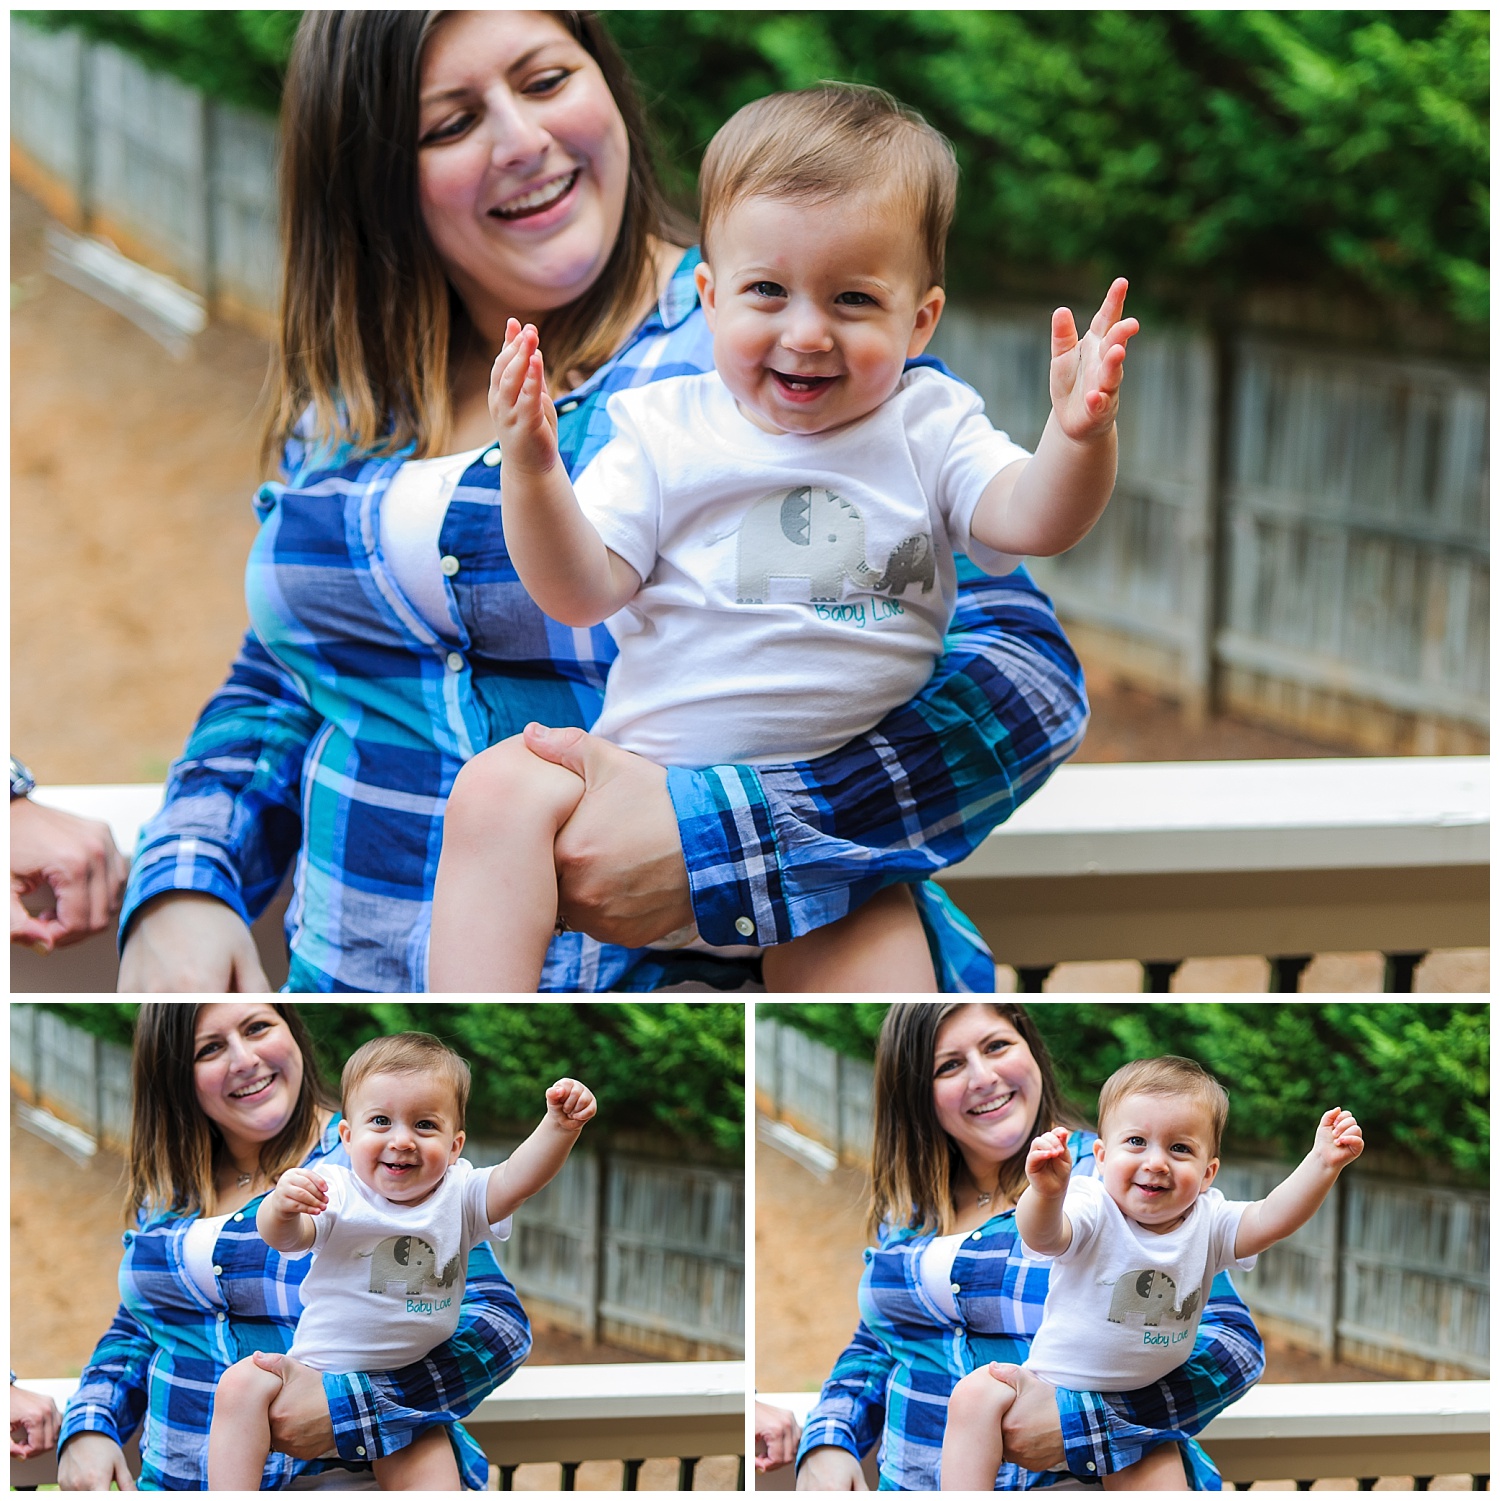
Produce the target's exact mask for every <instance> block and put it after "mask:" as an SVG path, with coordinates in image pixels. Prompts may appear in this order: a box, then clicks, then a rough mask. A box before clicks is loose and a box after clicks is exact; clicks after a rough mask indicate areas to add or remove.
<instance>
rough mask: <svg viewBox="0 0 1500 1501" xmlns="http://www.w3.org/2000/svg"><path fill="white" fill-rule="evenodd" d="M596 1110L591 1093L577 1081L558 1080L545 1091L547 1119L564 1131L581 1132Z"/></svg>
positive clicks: (595, 1103) (596, 1102) (596, 1105)
mask: <svg viewBox="0 0 1500 1501" xmlns="http://www.w3.org/2000/svg"><path fill="white" fill-rule="evenodd" d="M598 1108H599V1104H598V1101H597V1100H595V1099H594V1095H593V1091H592V1090H590V1089H589V1088H588V1087H587V1086H586V1085H583V1084H580V1083H579V1082H578V1080H577V1079H559V1080H558V1081H557V1083H556V1084H554V1085H553V1086H552V1087H551V1088H550V1089H549V1090H548V1091H547V1119H548V1120H549V1121H551V1122H552V1123H553V1125H556V1126H561V1127H562V1129H563V1130H564V1131H574V1132H577V1131H582V1130H583V1128H584V1126H586V1125H587V1124H588V1123H589V1121H591V1120H593V1118H594V1112H595V1111H596V1110H598Z"/></svg>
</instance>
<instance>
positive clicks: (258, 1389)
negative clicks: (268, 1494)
mask: <svg viewBox="0 0 1500 1501" xmlns="http://www.w3.org/2000/svg"><path fill="white" fill-rule="evenodd" d="M280 1395H281V1377H280V1376H278V1375H276V1374H275V1372H274V1371H263V1370H261V1368H260V1367H259V1366H258V1365H256V1363H255V1362H254V1361H253V1360H250V1359H248V1358H247V1359H245V1360H240V1361H236V1362H235V1364H234V1365H232V1366H230V1368H229V1369H228V1370H227V1371H225V1372H224V1374H223V1375H222V1376H220V1377H219V1384H218V1386H217V1387H216V1388H215V1389H214V1410H213V1417H212V1419H211V1421H210V1423H209V1428H208V1488H209V1490H211V1491H258V1490H259V1489H260V1479H261V1475H262V1474H263V1473H264V1471H265V1468H266V1456H267V1455H268V1454H269V1453H270V1452H271V1416H270V1414H271V1403H272V1402H274V1401H275V1400H276V1398H277V1397H279V1396H280Z"/></svg>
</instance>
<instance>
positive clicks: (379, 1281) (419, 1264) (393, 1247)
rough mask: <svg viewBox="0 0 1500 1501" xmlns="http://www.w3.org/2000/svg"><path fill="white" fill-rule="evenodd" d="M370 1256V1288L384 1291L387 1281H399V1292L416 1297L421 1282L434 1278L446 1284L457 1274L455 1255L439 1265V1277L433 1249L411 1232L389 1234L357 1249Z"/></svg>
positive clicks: (443, 1284) (445, 1285)
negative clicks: (366, 1247)
mask: <svg viewBox="0 0 1500 1501" xmlns="http://www.w3.org/2000/svg"><path fill="white" fill-rule="evenodd" d="M360 1255H362V1256H368V1257H369V1258H370V1291H371V1292H372V1293H384V1292H388V1291H389V1290H390V1286H391V1284H392V1283H393V1282H394V1283H399V1284H400V1285H401V1287H402V1289H403V1291H402V1294H401V1295H402V1296H403V1297H407V1298H420V1297H421V1296H422V1287H423V1285H424V1284H425V1283H429V1282H435V1283H436V1284H437V1285H438V1286H439V1287H449V1286H451V1285H452V1279H453V1278H454V1277H456V1276H457V1275H458V1258H457V1257H456V1256H455V1257H454V1258H453V1260H452V1261H450V1262H449V1263H448V1265H447V1266H446V1267H444V1268H443V1273H442V1275H443V1277H445V1278H448V1279H449V1280H448V1281H441V1280H440V1279H439V1277H438V1271H437V1252H436V1251H434V1250H433V1249H432V1247H431V1246H429V1245H428V1244H427V1242H426V1241H425V1240H422V1239H421V1238H420V1237H419V1236H415V1235H393V1236H391V1237H390V1238H389V1239H387V1240H383V1241H381V1242H380V1244H379V1245H378V1246H376V1247H375V1249H374V1250H373V1251H361V1252H360Z"/></svg>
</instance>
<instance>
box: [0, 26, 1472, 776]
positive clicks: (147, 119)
mask: <svg viewBox="0 0 1500 1501" xmlns="http://www.w3.org/2000/svg"><path fill="white" fill-rule="evenodd" d="M11 139H12V143H13V145H14V146H17V147H19V148H20V151H19V153H17V152H15V151H13V152H12V160H13V167H14V168H15V169H16V170H18V171H19V170H21V169H23V168H26V167H27V166H28V164H34V166H35V167H36V168H37V169H39V171H40V175H41V176H43V177H45V178H46V179H47V182H45V183H42V184H41V186H42V188H43V189H44V190H47V189H48V185H49V184H50V190H49V191H44V196H46V197H48V198H49V206H50V207H52V208H53V209H54V212H59V211H64V210H65V211H66V212H67V213H68V214H69V216H70V217H72V218H73V219H75V220H77V221H81V222H82V223H83V224H84V225H87V226H92V227H94V228H96V229H100V230H104V231H106V232H109V233H111V234H112V235H113V236H114V238H116V239H117V240H118V241H119V242H120V244H121V246H122V248H124V249H125V250H126V251H127V253H135V254H139V255H140V256H141V258H143V259H145V260H147V261H148V262H151V263H153V264H155V265H156V266H157V267H158V269H165V270H169V271H173V272H174V273H175V274H177V275H179V276H180V277H181V278H182V279H184V280H185V281H186V282H188V283H189V284H190V285H191V286H192V287H193V288H194V289H195V290H197V291H199V292H201V293H202V294H203V295H204V296H205V297H206V298H207V299H208V300H209V302H210V304H211V305H212V306H214V307H216V308H217V309H218V310H219V311H221V312H230V313H237V314H239V315H241V316H243V317H247V318H248V319H249V320H250V321H251V322H253V323H259V324H261V325H264V324H265V323H266V321H267V319H268V317H269V312H270V309H271V308H272V307H273V305H274V301H275V283H276V267H277V264H278V246H277V229H276V222H275V219H276V216H275V190H274V172H275V159H276V133H275V128H274V126H273V124H272V123H271V122H270V121H269V120H267V119H265V118H263V117H261V116H258V115H254V114H250V113H247V112H245V111H243V110H236V109H233V108H231V107H228V106H223V105H220V104H217V103H214V102H212V101H210V100H207V99H205V98H204V97H203V96H202V95H200V94H199V93H197V92H196V91H195V90H193V89H191V88H189V87H187V86H186V85H184V84H181V83H178V82H177V81H176V80H174V79H171V78H169V77H166V76H165V75H162V74H158V73H153V72H151V71H150V70H148V69H147V68H145V67H144V66H142V65H141V64H140V63H138V62H136V61H135V60H134V59H132V58H130V57H128V56H127V55H126V54H124V53H122V52H119V51H118V50H116V49H114V48H112V47H108V46H101V45H95V44H90V43H87V42H85V41H84V40H83V39H82V38H81V37H80V36H79V35H78V34H77V33H74V32H61V33H57V34H54V35H48V34H45V33H42V32H39V31H37V30H35V29H34V28H32V27H30V26H28V25H26V24H25V23H24V22H21V21H18V20H16V19H15V18H14V17H13V18H12V20H11ZM25 175H26V174H25V172H24V171H22V177H23V180H25ZM60 204H61V205H62V208H61V209H60V208H59V205H60ZM933 351H934V353H937V354H939V355H941V356H942V357H943V358H944V359H945V360H946V361H947V362H948V363H949V364H950V365H951V367H952V368H953V369H954V370H955V371H957V372H958V373H959V374H961V375H962V376H963V377H964V378H965V379H966V380H968V381H970V382H972V383H973V385H974V386H975V387H976V388H977V389H978V390H979V391H980V393H981V394H982V395H983V396H984V398H985V401H986V404H987V406H988V408H989V411H990V413H991V415H992V416H993V418H994V420H995V422H996V424H997V425H998V426H1001V427H1004V428H1005V429H1007V430H1008V431H1009V432H1010V434H1011V435H1012V437H1014V438H1016V439H1017V440H1018V441H1019V442H1022V443H1025V444H1028V445H1030V444H1034V443H1035V442H1036V440H1037V438H1038V437H1039V436H1040V434H1041V431H1042V427H1043V425H1044V423H1045V421H1046V417H1047V411H1048V405H1047V378H1046V371H1047V362H1048V317H1047V310H1045V309H1027V310H1023V311H1018V312H1011V313H982V312H979V311H975V310H973V309H965V308H961V307H953V308H950V309H949V311H948V312H947V314H946V315H945V317H944V318H943V321H942V323H941V325H940V326H939V329H938V333H937V337H936V339H935V340H934V343H933ZM1488 423H1489V388H1488V373H1487V371H1486V370H1485V369H1484V368H1483V367H1478V366H1472V365H1461V364H1457V363H1447V362H1439V361H1417V360H1399V359H1388V358H1380V357H1377V356H1375V355H1370V354H1364V353H1361V354H1350V353H1335V352H1330V351H1328V350H1326V349H1324V348H1322V347H1313V348H1302V347H1298V346H1296V345H1294V344H1291V343H1287V342H1284V341H1282V342H1278V341H1274V340H1269V339H1266V338H1262V337H1258V336H1255V335H1246V336H1242V337H1237V338H1234V339H1230V340H1227V341H1223V342H1217V343H1216V342H1215V341H1214V340H1212V339H1210V338H1209V337H1207V336H1206V335H1204V334H1202V333H1200V332H1194V331H1191V330H1186V329H1181V328H1178V329H1172V328H1150V329H1148V330H1147V331H1146V333H1145V334H1143V335H1141V336H1140V337H1139V338H1138V339H1137V340H1136V341H1135V342H1134V343H1133V344H1132V346H1131V357H1130V379H1129V383H1128V386H1127V390H1126V399H1125V401H1124V403H1123V404H1122V407H1121V415H1120V451H1121V468H1120V479H1119V485H1118V488H1117V491H1116V494H1115V498H1114V500H1113V502H1112V503H1111V505H1110V507H1109V509H1108V511H1107V512H1106V513H1105V515H1104V518H1103V520H1102V521H1101V522H1100V523H1099V525H1098V526H1097V527H1096V528H1095V529H1094V531H1093V533H1092V534H1091V535H1090V536H1089V537H1087V538H1086V539H1085V540H1084V541H1083V542H1082V543H1081V544H1080V545H1079V546H1078V547H1076V548H1074V549H1073V550H1072V551H1071V552H1069V553H1066V554H1065V555H1064V556H1063V557H1061V558H1057V559H1050V560H1047V559H1044V560H1041V561H1039V562H1037V563H1036V564H1035V565H1034V571H1035V573H1036V576H1037V578H1038V580H1039V582H1041V583H1042V584H1043V586H1044V587H1046V588H1047V589H1048V590H1050V591H1051V593H1052V594H1053V596H1054V598H1055V600H1056V602H1057V606H1058V609H1059V611H1060V612H1061V614H1062V615H1063V616H1064V618H1065V619H1066V620H1067V621H1068V622H1069V625H1070V628H1072V629H1073V630H1074V631H1075V633H1076V634H1077V636H1078V639H1079V641H1080V644H1081V645H1083V646H1084V647H1085V648H1086V649H1087V650H1088V654H1089V655H1090V657H1091V659H1092V660H1093V661H1096V662H1109V663H1111V664H1112V665H1113V666H1114V667H1115V668H1116V669H1117V670H1119V671H1121V672H1123V673H1124V674H1125V675H1127V676H1129V677H1132V678H1134V679H1136V680H1138V681H1141V682H1144V683H1146V684H1147V685H1148V686H1151V687H1153V688H1155V689H1158V690H1162V691H1165V692H1167V693H1169V694H1171V695H1173V696H1176V697H1179V698H1180V699H1181V700H1182V701H1183V702H1184V703H1185V704H1186V705H1187V706H1188V707H1189V709H1190V710H1191V711H1192V712H1193V713H1194V714H1197V715H1200V716H1201V715H1203V714H1206V713H1208V712H1210V711H1212V710H1213V709H1215V708H1224V709H1228V710H1231V711H1234V712H1237V713H1239V714H1242V715H1245V716H1248V717H1250V718H1253V719H1258V720H1262V721H1266V722H1269V723H1274V724H1279V725H1282V726H1284V727H1287V728H1290V729H1293V730H1300V731H1303V732H1308V733H1312V734H1314V735H1321V736H1323V737H1325V738H1328V739H1330V740H1331V741H1333V742H1334V743H1349V742H1353V743H1355V744H1358V745H1360V746H1361V747H1362V748H1363V749H1366V750H1369V751H1373V752H1377V753H1384V754H1392V753H1394V754H1418V755H1430V754H1449V753H1453V752H1460V753H1481V752H1483V751H1484V750H1486V749H1487V727H1488V723H1489V702H1488V682H1489V629H1488V620H1489V530H1488V505H1489V496H1488V467H1489V458H1488V436H1487V435H1488Z"/></svg>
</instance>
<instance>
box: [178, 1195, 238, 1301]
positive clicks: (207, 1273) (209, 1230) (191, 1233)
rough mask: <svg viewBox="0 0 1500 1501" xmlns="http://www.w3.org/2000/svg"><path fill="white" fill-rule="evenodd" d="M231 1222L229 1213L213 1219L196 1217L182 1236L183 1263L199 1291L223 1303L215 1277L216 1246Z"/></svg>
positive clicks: (206, 1296) (218, 1215)
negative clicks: (226, 1226)
mask: <svg viewBox="0 0 1500 1501" xmlns="http://www.w3.org/2000/svg"><path fill="white" fill-rule="evenodd" d="M228 1223H229V1216H228V1215H227V1214H216V1215H215V1216H214V1217H213V1218H212V1219H196V1220H194V1221H193V1223H192V1224H191V1225H189V1226H188V1231H187V1234H186V1235H184V1236H183V1237H182V1264H183V1266H184V1268H185V1269H186V1271H187V1274H188V1276H189V1277H191V1278H192V1279H193V1281H194V1282H195V1283H196V1284H197V1287H198V1291H199V1292H201V1293H202V1294H203V1296H204V1297H205V1298H207V1299H209V1301H210V1302H213V1303H222V1302H223V1301H224V1300H223V1298H222V1297H220V1296H219V1284H218V1282H217V1281H216V1280H215V1279H214V1246H215V1245H216V1244H218V1240H219V1232H220V1231H221V1230H222V1229H223V1228H224V1226H225V1225H227V1224H228Z"/></svg>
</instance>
